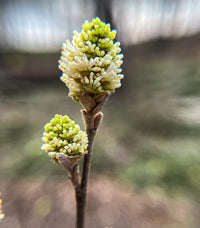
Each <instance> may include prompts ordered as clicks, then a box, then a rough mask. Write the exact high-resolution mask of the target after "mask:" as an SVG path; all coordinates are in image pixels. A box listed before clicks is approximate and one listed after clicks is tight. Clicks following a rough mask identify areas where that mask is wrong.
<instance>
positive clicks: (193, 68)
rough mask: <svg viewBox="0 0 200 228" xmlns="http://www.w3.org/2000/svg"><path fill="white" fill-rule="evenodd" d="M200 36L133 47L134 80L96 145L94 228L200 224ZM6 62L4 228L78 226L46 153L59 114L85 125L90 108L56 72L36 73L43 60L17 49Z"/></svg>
mask: <svg viewBox="0 0 200 228" xmlns="http://www.w3.org/2000/svg"><path fill="white" fill-rule="evenodd" d="M198 37H199V36H197V37H196V38H195V37H192V38H191V40H190V38H188V41H187V42H186V43H185V41H184V42H183V41H182V40H177V41H176V40H167V41H163V40H160V41H159V42H150V43H146V44H142V45H138V46H130V47H128V49H124V54H125V61H124V74H125V78H124V80H123V81H122V87H121V88H120V89H119V90H117V92H116V94H114V95H113V96H112V97H111V98H110V100H109V101H108V102H107V104H106V105H105V107H104V111H103V112H104V120H103V123H102V125H101V127H100V129H99V132H98V134H97V138H96V142H95V153H94V158H93V164H92V180H91V185H90V188H89V205H88V209H87V210H88V217H87V224H88V226H87V228H90V227H97V228H98V227H106V226H108V227H109V226H111V227H113V228H122V227H123V228H129V227H134V228H140V227H144V228H148V227H149V228H150V227H166V228H171V227H173V228H174V227H175V228H179V227H180V228H182V227H190V228H193V227H194V228H195V227H199V224H200V220H199V218H200V178H199V177H200V152H199V151H200V141H199V137H200V119H199V116H200V111H199V107H200V90H199V85H200V68H199V62H200V52H199V51H198V50H200V48H199V45H200V44H199V39H198ZM190 41H191V42H190ZM172 43H173V45H172ZM190 43H192V45H191V46H190ZM159 44H160V46H159ZM184 44H185V45H184ZM186 44H187V45H186ZM190 47H191V48H190ZM192 50H193V51H192ZM21 55H22V56H23V54H21ZM17 56H18V55H17ZM11 57H12V58H11ZM36 59H37V58H36ZM50 59H51V57H49V66H53V67H52V68H54V69H57V60H56V61H53V60H51V61H50ZM23 60H24V61H23ZM16 61H18V64H16ZM20 61H22V62H20ZM40 61H44V62H46V57H44V56H43V57H41V58H40ZM25 62H28V63H31V64H30V65H26V64H24V65H23V63H25ZM1 63H2V65H1V71H0V82H1V83H0V97H1V98H0V111H1V115H0V126H1V131H0V142H1V147H0V156H1V160H0V179H1V181H0V191H1V192H2V199H3V203H2V206H3V211H4V213H5V219H4V220H3V221H2V222H1V227H4V228H5V227H8V228H10V227H16V228H18V227H22V228H26V227H30V228H31V227H34V228H35V227H49V228H51V227H55V226H56V227H57V226H60V227H64V226H65V227H73V226H72V224H73V223H74V196H73V192H72V186H71V185H70V184H69V183H68V181H67V180H66V172H65V171H64V170H63V169H62V168H61V167H59V166H58V165H54V164H53V163H52V162H50V159H49V158H48V156H47V154H45V152H43V151H41V149H40V147H41V145H42V142H41V137H42V132H43V126H44V124H45V123H47V122H48V121H49V120H50V119H51V118H52V117H53V116H54V114H55V113H58V114H67V115H69V116H70V117H71V118H73V119H74V120H75V121H76V122H78V123H79V124H80V125H81V126H82V127H83V124H82V120H81V114H80V108H81V107H80V105H79V104H75V103H74V102H73V101H72V100H71V98H69V97H67V92H68V91H67V89H66V87H65V85H64V84H63V83H62V82H61V81H60V80H59V76H60V72H58V71H57V70H55V71H51V70H49V69H48V70H47V74H45V76H44V77H42V78H41V76H42V73H41V74H39V73H38V74H33V73H30V77H28V75H29V69H31V70H30V71H31V72H34V69H36V68H37V63H38V59H37V61H36V62H35V61H34V57H33V58H32V57H31V56H30V61H27V55H26V54H24V57H22V58H18V57H16V56H15V54H13V53H12V54H11V55H5V56H3V55H2V56H1ZM5 63H6V64H8V65H5ZM47 65H48V64H47ZM9 66H10V67H9ZM42 66H44V65H43V64H41V68H40V69H41V72H43V70H42V69H43V68H42ZM23 67H24V68H23ZM29 67H31V68H29ZM52 68H51V69H52ZM22 69H23V71H22ZM24 69H26V71H24ZM20 72H27V77H22V75H24V74H21V73H20ZM36 72H37V70H36ZM38 72H39V70H38ZM51 72H52V74H51ZM31 75H32V77H31ZM34 75H35V76H34ZM38 75H40V76H39V77H38ZM52 75H53V76H54V77H55V78H54V79H52ZM63 198H64V199H63ZM66 223H69V224H68V225H66Z"/></svg>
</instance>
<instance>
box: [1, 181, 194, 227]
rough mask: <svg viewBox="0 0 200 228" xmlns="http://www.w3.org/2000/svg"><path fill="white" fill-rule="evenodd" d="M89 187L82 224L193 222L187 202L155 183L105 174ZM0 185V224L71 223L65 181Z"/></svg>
mask: <svg viewBox="0 0 200 228" xmlns="http://www.w3.org/2000/svg"><path fill="white" fill-rule="evenodd" d="M13 184H14V188H13ZM89 188H90V192H89V195H88V197H89V202H88V208H87V217H86V227H87V228H93V227H115V228H122V227H123V228H132V227H133V228H135V227H138V228H160V227H193V226H192V225H191V224H192V222H193V220H195V209H194V208H190V203H191V202H188V201H187V200H184V199H173V200H172V199H168V198H166V196H165V195H164V194H162V192H160V191H159V192H157V190H158V189H156V188H155V189H151V190H150V189H149V190H148V191H141V192H135V191H132V190H130V189H129V190H127V189H125V188H124V187H123V186H120V185H119V183H117V182H116V181H114V180H112V179H108V178H106V177H98V178H95V181H94V180H93V181H91V183H90V185H89ZM2 190H3V191H4V192H6V195H5V196H4V201H5V208H6V210H5V213H6V214H7V216H6V217H5V219H4V221H3V222H2V224H1V228H8V227H15V228H26V227H29V228H35V227H38V228H39V227H44V228H46V227H48V228H53V227H57V226H58V224H59V227H73V226H74V222H75V218H74V211H75V205H74V204H75V202H74V193H73V190H72V186H70V184H69V183H68V184H66V183H63V182H57V183H56V185H55V182H54V181H51V180H48V181H43V182H41V181H35V180H28V181H25V182H24V181H20V182H17V183H12V184H11V183H10V184H6V185H4V188H3V189H2ZM157 193H158V194H157ZM191 211H192V212H193V215H190V216H188V215H189V214H190V213H191Z"/></svg>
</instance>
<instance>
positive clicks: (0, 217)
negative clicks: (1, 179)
mask: <svg viewBox="0 0 200 228" xmlns="http://www.w3.org/2000/svg"><path fill="white" fill-rule="evenodd" d="M0 195H1V192H0ZM1 202H2V200H1V199H0V221H1V220H2V219H3V218H4V216H5V215H4V214H3V213H2V210H1Z"/></svg>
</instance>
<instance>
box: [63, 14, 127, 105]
mask: <svg viewBox="0 0 200 228" xmlns="http://www.w3.org/2000/svg"><path fill="white" fill-rule="evenodd" d="M82 27H83V29H82V31H81V32H80V33H78V32H77V31H75V32H74V36H73V40H72V42H70V41H69V40H66V41H65V43H64V44H63V47H62V52H61V54H62V55H61V58H60V60H59V68H60V69H61V70H62V72H63V74H62V76H61V80H62V81H63V82H64V83H65V84H66V86H67V87H68V88H69V90H70V93H69V95H71V96H72V97H73V98H74V99H75V100H77V101H79V97H80V95H81V93H82V92H85V93H88V91H89V92H90V95H92V96H95V95H98V94H100V93H102V92H105V91H108V92H114V91H115V89H116V88H118V87H120V86H121V82H120V80H121V79H122V78H123V74H120V73H121V68H120V66H121V64H122V63H123V61H122V58H123V55H122V54H119V53H120V52H121V49H120V47H119V46H120V43H119V42H115V43H114V42H113V40H114V39H115V36H116V31H115V30H113V31H111V29H110V24H105V23H104V22H102V21H101V20H100V19H99V18H98V17H97V18H95V19H93V20H92V22H91V23H89V22H88V21H85V23H84V24H83V26H82Z"/></svg>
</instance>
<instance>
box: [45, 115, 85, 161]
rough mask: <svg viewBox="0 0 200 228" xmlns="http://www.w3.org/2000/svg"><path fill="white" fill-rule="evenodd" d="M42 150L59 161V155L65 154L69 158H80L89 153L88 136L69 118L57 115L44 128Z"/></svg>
mask: <svg viewBox="0 0 200 228" xmlns="http://www.w3.org/2000/svg"><path fill="white" fill-rule="evenodd" d="M44 129H45V132H44V133H43V137H42V141H43V142H44V144H43V145H42V147H41V149H42V150H45V151H46V152H48V155H49V156H50V157H51V158H52V159H53V160H55V161H57V154H58V153H64V154H66V155H68V156H77V155H78V156H80V155H83V154H85V153H87V146H88V138H87V134H86V133H85V132H83V131H81V130H80V127H79V125H78V124H75V122H74V121H73V120H71V119H70V118H69V117H68V116H66V115H65V116H62V115H58V114H56V115H55V116H54V118H53V119H52V120H51V121H50V122H49V123H47V124H46V125H45V126H44Z"/></svg>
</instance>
